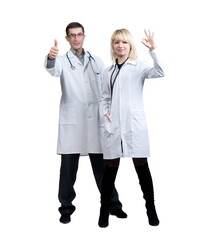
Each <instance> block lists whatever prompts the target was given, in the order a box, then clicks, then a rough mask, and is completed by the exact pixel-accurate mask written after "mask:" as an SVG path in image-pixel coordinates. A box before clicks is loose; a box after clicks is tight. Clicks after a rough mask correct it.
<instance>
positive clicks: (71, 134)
mask: <svg viewBox="0 0 208 240" xmlns="http://www.w3.org/2000/svg"><path fill="white" fill-rule="evenodd" d="M84 39H85V33H84V27H83V26H82V25H81V24H80V23H77V22H72V23H70V24H69V25H68V26H67V27H66V40H67V41H68V42H69V44H70V46H71V49H70V50H69V51H68V52H67V53H66V54H65V55H63V56H58V42H57V40H55V42H54V46H53V47H52V48H51V49H50V52H49V54H48V55H47V56H46V60H45V68H46V70H47V71H48V72H49V73H50V74H51V75H52V76H56V77H60V83H61V90H62V96H61V101H60V115H59V134H58V144H57V154H60V155H61V168H60V181H59V194H58V197H59V201H60V203H61V206H60V208H59V212H60V214H61V218H60V222H62V223H69V222H70V221H71V217H70V216H71V214H72V213H73V212H74V211H75V206H74V205H73V204H72V201H73V200H74V198H75V196H76V193H75V190H74V183H75V181H76V174H77V170H78V163H79V157H80V156H87V155H89V157H90V161H91V165H92V169H93V173H94V177H95V180H96V184H97V186H98V189H99V191H100V190H101V184H102V177H103V173H104V169H105V162H104V160H103V154H102V149H101V142H100V131H101V128H102V126H101V123H100V120H99V102H100V95H101V84H102V72H103V70H104V65H103V62H102V60H101V59H100V58H98V57H97V56H92V55H91V54H90V53H89V52H87V51H85V50H84V49H83V42H84ZM110 213H111V214H112V215H115V216H117V217H119V218H126V217H127V214H126V213H125V212H123V210H122V204H121V202H120V201H119V199H118V193H117V191H116V189H115V188H114V191H113V194H112V198H111V207H110Z"/></svg>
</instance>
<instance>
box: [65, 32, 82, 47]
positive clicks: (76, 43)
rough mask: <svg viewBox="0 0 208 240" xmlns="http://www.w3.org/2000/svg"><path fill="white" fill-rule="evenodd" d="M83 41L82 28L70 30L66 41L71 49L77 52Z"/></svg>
mask: <svg viewBox="0 0 208 240" xmlns="http://www.w3.org/2000/svg"><path fill="white" fill-rule="evenodd" d="M84 39H85V35H84V33H83V31H82V28H70V29H69V30H68V35H67V36H66V40H67V41H68V42H69V44H70V46H71V48H72V49H74V50H75V51H79V50H81V49H82V45H83V42H84Z"/></svg>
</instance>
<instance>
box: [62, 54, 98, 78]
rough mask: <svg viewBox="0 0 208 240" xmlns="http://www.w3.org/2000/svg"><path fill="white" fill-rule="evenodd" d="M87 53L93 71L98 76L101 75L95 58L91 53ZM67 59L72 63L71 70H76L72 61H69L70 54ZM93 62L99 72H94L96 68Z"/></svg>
mask: <svg viewBox="0 0 208 240" xmlns="http://www.w3.org/2000/svg"><path fill="white" fill-rule="evenodd" d="M87 53H88V54H89V57H88V58H89V62H90V65H91V68H92V71H93V72H94V73H96V74H100V73H99V68H98V66H97V63H96V61H95V59H94V57H93V56H92V55H91V54H90V53H89V52H87ZM66 57H67V59H68V61H69V63H70V68H71V70H75V69H76V67H75V66H74V65H73V64H72V62H71V60H70V59H69V56H68V52H67V53H66ZM92 60H93V61H94V63H95V65H96V68H97V70H98V71H95V70H94V67H93V64H92Z"/></svg>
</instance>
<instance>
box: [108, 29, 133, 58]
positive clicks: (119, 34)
mask: <svg viewBox="0 0 208 240" xmlns="http://www.w3.org/2000/svg"><path fill="white" fill-rule="evenodd" d="M115 41H125V42H127V43H129V45H130V52H129V60H136V59H137V52H136V47H135V44H134V40H133V36H132V35H131V33H130V32H129V31H128V30H127V29H124V28H122V29H117V30H115V32H114V33H113V34H112V36H111V50H110V51H111V59H112V60H113V61H114V60H115V59H116V58H117V55H116V53H115V52H114V49H113V45H114V42H115Z"/></svg>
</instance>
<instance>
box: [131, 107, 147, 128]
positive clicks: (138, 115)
mask: <svg viewBox="0 0 208 240" xmlns="http://www.w3.org/2000/svg"><path fill="white" fill-rule="evenodd" d="M131 118H132V128H133V129H132V130H133V131H135V130H144V129H147V122H146V118H145V113H144V111H139V110H136V111H133V112H132V113H131Z"/></svg>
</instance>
